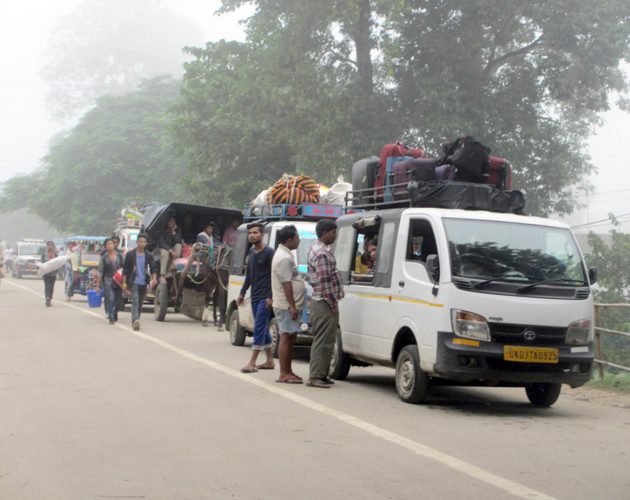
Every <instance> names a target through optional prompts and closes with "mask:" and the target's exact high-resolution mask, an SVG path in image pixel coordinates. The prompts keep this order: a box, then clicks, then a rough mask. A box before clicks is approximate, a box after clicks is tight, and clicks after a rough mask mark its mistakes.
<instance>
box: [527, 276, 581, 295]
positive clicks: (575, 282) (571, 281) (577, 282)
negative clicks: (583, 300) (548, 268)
mask: <svg viewBox="0 0 630 500" xmlns="http://www.w3.org/2000/svg"><path fill="white" fill-rule="evenodd" d="M550 283H566V284H568V285H570V284H573V285H586V282H585V281H584V280H574V279H571V278H556V279H553V280H543V281H537V282H536V283H532V284H531V285H525V286H522V287H520V288H518V289H517V290H516V291H517V292H518V293H523V292H526V291H527V290H530V289H532V288H536V287H537V286H538V285H548V284H550Z"/></svg>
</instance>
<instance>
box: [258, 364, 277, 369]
mask: <svg viewBox="0 0 630 500" xmlns="http://www.w3.org/2000/svg"><path fill="white" fill-rule="evenodd" d="M275 367H276V365H274V364H272V365H268V364H267V363H261V364H259V365H256V368H258V369H259V370H273V369H275Z"/></svg>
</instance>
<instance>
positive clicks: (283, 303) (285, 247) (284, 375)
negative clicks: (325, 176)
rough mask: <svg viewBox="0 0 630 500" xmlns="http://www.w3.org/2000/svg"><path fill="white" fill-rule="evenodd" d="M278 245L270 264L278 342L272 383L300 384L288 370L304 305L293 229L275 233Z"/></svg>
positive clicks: (298, 240)
mask: <svg viewBox="0 0 630 500" xmlns="http://www.w3.org/2000/svg"><path fill="white" fill-rule="evenodd" d="M277 238H278V241H279V243H280V244H279V245H278V248H277V249H276V253H275V254H274V256H273V260H272V262H271V291H272V295H273V313H274V315H275V317H276V321H277V324H278V329H279V331H280V339H279V345H278V358H279V359H280V376H279V377H278V380H276V382H281V383H285V384H301V383H302V377H299V376H298V375H296V374H295V373H293V370H292V368H291V361H292V358H293V345H294V344H295V339H296V337H297V333H298V332H299V331H300V322H299V321H298V318H299V315H300V313H299V309H300V308H301V307H302V306H303V303H304V292H305V287H304V281H302V280H301V279H300V278H299V275H298V271H297V264H296V262H295V257H294V255H293V250H297V248H298V247H299V246H300V236H299V234H298V231H297V228H296V227H295V226H294V225H289V226H284V227H283V228H281V229H280V230H279V231H278V233H277Z"/></svg>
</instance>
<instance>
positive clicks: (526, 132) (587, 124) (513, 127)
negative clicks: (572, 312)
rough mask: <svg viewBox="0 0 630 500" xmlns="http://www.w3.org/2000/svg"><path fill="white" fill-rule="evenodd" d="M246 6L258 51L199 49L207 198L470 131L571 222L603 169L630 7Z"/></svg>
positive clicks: (269, 2) (335, 1) (342, 168)
mask: <svg viewBox="0 0 630 500" xmlns="http://www.w3.org/2000/svg"><path fill="white" fill-rule="evenodd" d="M246 3H250V4H254V5H255V7H256V10H255V14H254V15H253V16H252V17H250V18H249V19H248V20H247V23H246V26H247V41H246V43H244V44H226V43H223V44H221V43H220V44H208V45H207V46H206V47H205V48H199V49H191V50H190V53H191V55H192V56H193V58H194V59H193V61H192V62H191V63H190V64H189V65H188V66H187V67H186V74H185V76H184V83H183V89H184V104H183V105H182V107H181V108H180V109H179V112H178V115H179V120H178V125H177V128H176V130H177V133H178V135H179V138H180V143H181V144H182V145H183V146H184V147H185V148H186V151H187V154H190V155H191V157H192V158H193V164H194V165H195V172H196V175H197V187H198V188H199V189H200V190H201V191H203V190H204V189H208V187H209V186H212V184H213V183H214V182H218V183H220V185H221V186H222V187H226V188H227V191H230V190H231V188H230V186H231V185H232V184H231V183H232V181H233V182H234V186H235V189H234V190H233V193H232V194H230V195H229V196H232V195H236V194H237V193H240V194H239V196H241V195H242V196H244V195H245V193H246V191H248V190H247V188H246V186H244V185H243V180H242V179H243V178H248V175H249V174H250V173H251V176H252V178H253V179H255V181H256V182H255V183H254V184H253V185H252V186H251V187H252V188H254V187H256V188H258V187H260V186H261V185H263V184H264V183H263V181H262V177H263V175H265V174H264V173H263V172H261V170H266V174H267V175H269V174H271V175H272V176H273V177H277V172H276V171H274V167H275V168H276V169H278V170H284V169H290V170H298V171H299V170H302V169H305V170H307V171H308V172H309V173H314V174H316V175H317V176H318V179H320V180H322V181H331V180H333V179H334V178H335V177H336V175H338V173H341V172H344V173H348V172H349V169H350V165H351V164H352V163H353V162H354V161H356V160H357V159H359V158H361V157H363V156H367V155H369V154H377V153H378V151H379V149H380V147H381V146H382V145H383V144H384V143H386V142H391V141H393V140H396V139H405V140H408V141H410V142H413V143H416V144H420V145H422V146H424V147H425V148H426V149H427V150H428V151H429V152H430V153H432V154H434V155H437V154H438V153H439V150H438V147H439V144H440V143H441V142H442V141H444V140H447V139H453V138H455V137H457V136H460V135H463V134H468V133H471V134H473V135H476V136H477V138H478V139H480V140H481V141H482V142H484V143H486V144H488V145H489V146H491V147H492V148H493V152H494V153H495V154H497V155H501V156H505V157H507V158H508V159H510V160H511V161H512V163H513V164H514V168H515V174H516V175H515V178H516V180H515V187H518V188H521V189H523V190H524V191H525V192H526V195H527V198H528V209H529V211H531V212H533V213H548V212H550V211H552V210H554V211H556V212H560V213H565V212H569V211H570V210H571V209H572V207H573V192H574V191H575V190H576V189H577V188H578V187H580V186H581V184H582V183H583V179H584V177H585V176H586V174H588V173H589V172H590V171H591V170H592V166H591V165H590V163H589V161H588V157H587V155H586V153H585V149H584V145H585V144H586V143H587V138H588V135H589V134H590V133H591V131H592V129H593V127H594V126H595V125H596V124H597V123H598V113H600V112H602V111H604V110H606V109H607V107H608V100H609V95H611V93H617V94H618V95H620V96H621V99H622V100H623V99H624V98H625V96H626V93H627V81H626V78H625V76H624V74H623V73H622V72H621V70H620V68H619V64H620V62H621V61H623V60H628V59H629V55H630V52H629V43H628V42H629V39H630V22H628V21H630V4H629V3H628V2H627V1H624V0H611V1H609V2H598V1H595V0H585V1H578V0H550V1H546V2H538V1H536V2H495V1H493V0H442V1H440V2H435V1H432V0H424V1H423V0H401V1H400V2H395V3H392V2H386V1H384V0H343V1H342V0H322V1H318V2H309V1H307V0H224V1H223V10H224V11H229V10H232V9H235V8H238V7H240V6H242V5H244V4H246ZM227 62H229V64H228V65H227V66H226V64H227ZM226 140H232V142H231V143H229V144H228V142H226ZM244 152H246V153H244ZM234 170H237V171H239V177H238V178H237V177H236V176H235V177H234V178H230V174H229V173H228V171H234ZM237 185H240V187H239V188H236V186H237ZM210 189H211V188H210ZM252 190H253V189H252ZM252 190H250V191H248V193H247V195H248V196H251V195H252V194H253V192H252ZM201 191H200V192H201ZM208 195H211V193H210V192H208Z"/></svg>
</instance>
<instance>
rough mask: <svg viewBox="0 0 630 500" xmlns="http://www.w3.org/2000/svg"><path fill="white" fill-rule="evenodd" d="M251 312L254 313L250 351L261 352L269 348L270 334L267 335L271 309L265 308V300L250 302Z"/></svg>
mask: <svg viewBox="0 0 630 500" xmlns="http://www.w3.org/2000/svg"><path fill="white" fill-rule="evenodd" d="M252 311H253V312H254V341H253V342H252V349H254V350H255V351H262V350H263V349H267V348H271V333H269V320H270V319H271V308H269V307H267V300H266V299H262V300H257V301H255V302H254V301H253V300H252Z"/></svg>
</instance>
